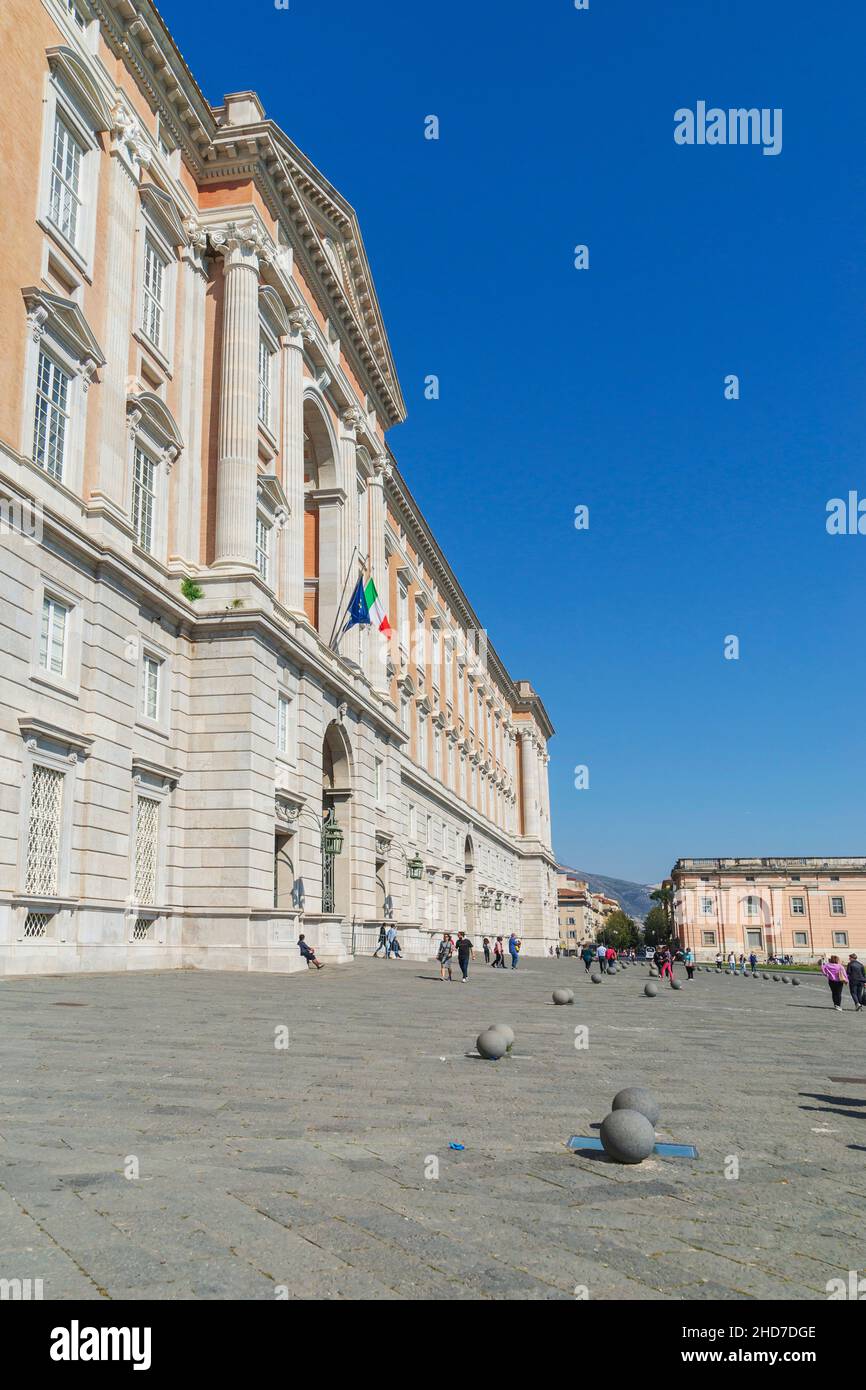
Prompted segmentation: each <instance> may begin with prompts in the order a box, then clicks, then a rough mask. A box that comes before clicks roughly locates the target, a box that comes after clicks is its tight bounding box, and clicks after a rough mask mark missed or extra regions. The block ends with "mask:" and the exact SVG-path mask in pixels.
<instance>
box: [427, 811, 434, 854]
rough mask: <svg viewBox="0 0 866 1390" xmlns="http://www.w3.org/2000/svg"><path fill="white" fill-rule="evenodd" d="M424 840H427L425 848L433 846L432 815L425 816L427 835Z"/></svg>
mask: <svg viewBox="0 0 866 1390" xmlns="http://www.w3.org/2000/svg"><path fill="white" fill-rule="evenodd" d="M426 841H427V848H428V849H432V848H433V817H432V816H428V817H427V835H426Z"/></svg>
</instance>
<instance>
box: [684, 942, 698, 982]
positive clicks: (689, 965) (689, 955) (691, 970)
mask: <svg viewBox="0 0 866 1390" xmlns="http://www.w3.org/2000/svg"><path fill="white" fill-rule="evenodd" d="M683 960H684V961H685V965H686V978H687V979H689V980H693V979H694V978H695V957H694V952H693V951H692V948H691V946H687V947H686V953H685V955H684V956H683Z"/></svg>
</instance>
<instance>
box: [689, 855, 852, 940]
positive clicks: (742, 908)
mask: <svg viewBox="0 0 866 1390" xmlns="http://www.w3.org/2000/svg"><path fill="white" fill-rule="evenodd" d="M668 882H669V884H670V885H671V887H672V888H673V895H674V896H673V911H674V935H675V936H676V938H677V939H678V940H679V942H680V943H681V945H683V946H691V948H692V950H693V951H694V953H695V956H696V958H697V959H698V960H712V959H714V957H715V955H716V952H717V951H721V952H722V955H725V956H726V955H727V953H728V952H729V951H733V952H734V954H735V955H737V956H739V955H740V954H742V955H745V956H748V955H749V954H750V953H751V952H752V951H754V952H755V953H756V955H758V956H760V957H761V958H762V959H763V958H765V957H766V956H769V955H775V956H777V957H778V956H782V955H788V956H793V958H794V960H803V961H806V960H815V959H817V958H818V957H820V956H832V955H837V956H839V957H840V958H841V959H842V960H843V961H844V960H847V958H848V956H849V954H850V953H851V952H852V951H853V952H855V953H857V954H859V955H860V956H861V957H862V956H863V955H864V953H866V858H862V857H855V858H827V859H821V858H818V857H815V858H803V859H797V858H767V859H678V860H677V862H676V864H675V865H674V867H673V869H672V871H671V877H670V879H669V880H668Z"/></svg>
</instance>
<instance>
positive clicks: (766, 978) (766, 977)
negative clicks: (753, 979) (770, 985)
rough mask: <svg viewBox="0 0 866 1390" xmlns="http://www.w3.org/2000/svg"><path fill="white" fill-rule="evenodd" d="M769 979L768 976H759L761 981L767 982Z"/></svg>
mask: <svg viewBox="0 0 866 1390" xmlns="http://www.w3.org/2000/svg"><path fill="white" fill-rule="evenodd" d="M769 978H770V977H769V975H762V976H761V979H762V980H769Z"/></svg>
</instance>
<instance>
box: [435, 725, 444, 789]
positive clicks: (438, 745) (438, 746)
mask: <svg viewBox="0 0 866 1390" xmlns="http://www.w3.org/2000/svg"><path fill="white" fill-rule="evenodd" d="M433 776H434V777H441V776H442V735H441V733H440V732H439V730H438V729H434V730H433Z"/></svg>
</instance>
